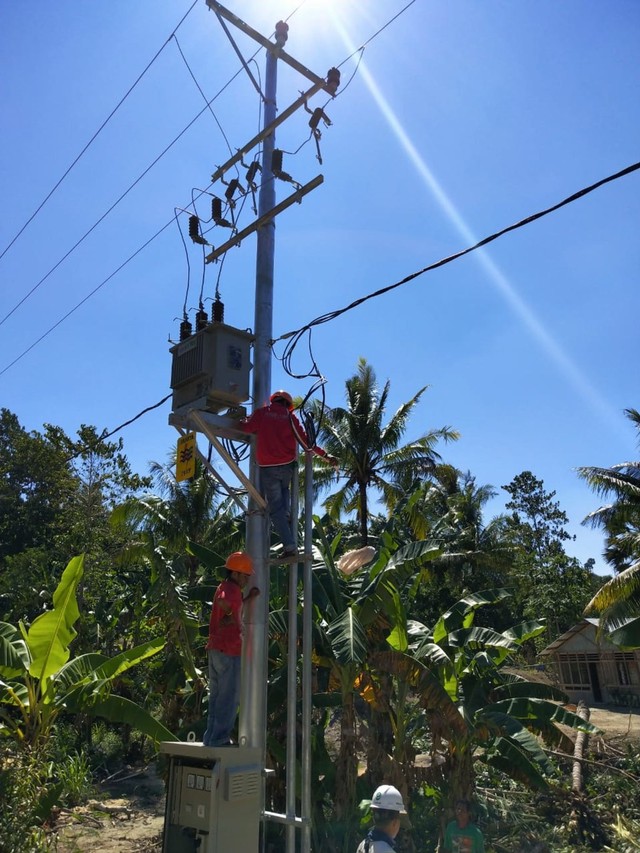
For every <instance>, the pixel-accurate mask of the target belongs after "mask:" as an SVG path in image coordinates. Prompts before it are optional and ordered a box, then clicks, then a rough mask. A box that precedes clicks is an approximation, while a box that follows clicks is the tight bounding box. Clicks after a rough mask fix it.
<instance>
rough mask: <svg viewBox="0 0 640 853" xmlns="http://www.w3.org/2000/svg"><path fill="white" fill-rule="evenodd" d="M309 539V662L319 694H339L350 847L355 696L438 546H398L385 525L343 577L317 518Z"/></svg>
mask: <svg viewBox="0 0 640 853" xmlns="http://www.w3.org/2000/svg"><path fill="white" fill-rule="evenodd" d="M314 541H315V545H316V548H317V555H318V557H319V558H320V559H319V560H318V561H317V562H314V567H313V606H314V612H315V619H314V621H315V636H314V649H315V650H314V662H315V664H316V666H317V667H318V669H319V670H320V671H322V670H324V672H326V673H328V679H327V680H328V694H329V695H327V696H325V697H324V700H325V701H326V702H327V703H330V702H331V701H332V700H333V701H334V702H335V701H337V702H338V704H339V706H340V708H341V713H340V744H339V752H338V757H337V761H336V766H335V798H334V800H333V802H334V812H335V814H334V818H335V822H336V825H337V826H339V827H340V830H341V832H342V834H343V839H344V842H343V848H342V849H350V847H349V844H350V843H351V841H352V839H350V832H351V831H352V830H353V826H352V822H353V820H354V815H356V808H355V807H356V783H357V778H358V775H357V771H358V758H357V754H356V746H357V736H356V731H357V726H356V724H357V712H356V699H357V697H358V695H361V696H363V698H364V699H365V701H368V699H369V697H368V695H366V689H367V686H368V685H370V684H371V675H372V673H371V670H372V666H371V661H372V659H373V656H374V655H375V654H376V652H377V651H378V650H379V648H381V647H383V646H384V644H385V638H386V636H387V635H388V633H389V631H391V630H392V629H393V627H394V626H395V625H396V624H397V623H398V622H401V623H403V622H406V616H405V614H404V607H403V604H402V600H401V594H400V591H401V590H402V589H403V588H404V587H405V586H407V585H408V584H410V583H419V581H420V578H421V577H424V576H425V574H427V573H428V572H429V564H430V562H431V561H432V560H433V559H434V558H435V557H437V556H438V555H439V554H440V551H439V549H437V548H435V547H433V546H432V545H431V544H430V543H426V542H412V543H410V544H408V545H399V543H398V542H397V541H396V539H395V538H394V537H393V536H392V535H391V533H390V532H389V531H387V530H385V531H383V533H382V535H381V537H380V539H379V541H378V552H377V556H376V558H375V559H374V561H373V562H372V563H371V564H370V565H368V566H366V567H365V568H362V569H360V570H359V571H358V572H357V573H356V574H354V575H351V576H349V577H344V575H342V574H341V573H340V571H339V570H338V568H337V565H336V559H337V553H338V549H339V546H340V536H339V535H338V536H336V537H335V538H334V539H333V540H332V541H330V540H329V539H328V537H327V535H326V527H325V524H324V523H323V521H322V520H320V519H319V518H317V517H314ZM316 701H320V697H316Z"/></svg>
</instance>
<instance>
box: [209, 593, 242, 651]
mask: <svg viewBox="0 0 640 853" xmlns="http://www.w3.org/2000/svg"><path fill="white" fill-rule="evenodd" d="M222 601H224V602H225V603H226V604H227V605H228V606H229V607H230V608H231V613H229V614H227V613H226V612H225V611H224V610H223V609H222V607H221V606H220V602H222ZM209 649H216V650H217V651H219V652H224V653H225V654H226V655H232V656H233V657H238V656H239V655H240V654H242V590H241V589H240V587H239V586H238V584H237V583H234V581H232V580H231V578H227V579H226V580H224V581H222V583H221V584H220V586H219V587H218V589H217V590H216V594H215V595H214V597H213V605H212V607H211V618H210V620H209V642H208V643H207V651H208V650H209Z"/></svg>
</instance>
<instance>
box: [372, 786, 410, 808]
mask: <svg viewBox="0 0 640 853" xmlns="http://www.w3.org/2000/svg"><path fill="white" fill-rule="evenodd" d="M371 808H372V809H386V810H387V811H390V812H399V813H400V814H406V813H407V810H406V809H405V807H404V803H403V802H402V794H401V793H400V791H399V790H398V789H397V788H394V787H393V785H380V787H379V788H376V789H375V791H374V792H373V797H371Z"/></svg>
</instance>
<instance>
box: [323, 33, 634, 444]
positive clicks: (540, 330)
mask: <svg viewBox="0 0 640 853" xmlns="http://www.w3.org/2000/svg"><path fill="white" fill-rule="evenodd" d="M333 21H334V24H335V26H336V29H337V31H338V33H339V34H340V37H341V38H342V40H343V42H344V44H345V46H346V47H347V49H348V50H349V51H350V53H354V52H355V51H356V49H357V48H356V46H355V45H354V43H353V41H352V39H351V38H350V36H349V34H348V33H347V31H346V30H345V28H344V26H343V25H342V24H341V23H340V21H339V20H338V18H337V16H334V18H333ZM354 61H357V59H356V58H355V57H354ZM359 73H360V74H361V75H362V78H363V80H364V81H365V83H366V85H367V88H368V89H369V92H370V93H371V95H372V97H373V99H374V100H375V102H376V104H377V105H378V107H379V109H380V111H381V113H382V115H383V116H384V117H385V119H386V121H387V123H388V124H389V127H390V128H391V130H392V131H393V133H394V134H395V136H396V138H397V139H398V142H399V143H400V145H401V146H402V148H403V150H404V151H405V153H406V154H407V156H408V157H409V159H410V160H411V162H412V163H413V165H414V166H415V168H416V170H417V172H418V174H419V175H420V177H421V178H422V181H423V183H424V184H425V185H426V186H427V188H428V189H429V190H430V191H431V193H432V194H433V195H434V196H435V198H436V200H437V202H438V204H439V205H440V207H441V208H442V210H443V211H444V212H445V214H446V215H447V217H448V218H449V220H450V221H451V223H452V224H453V225H454V227H455V228H456V230H457V231H458V233H459V234H460V236H461V237H462V239H463V240H464V241H465V243H466V244H467V245H473V244H475V243H477V242H478V239H479V238H478V237H477V236H476V235H475V234H474V233H473V232H472V230H471V228H470V227H469V226H468V225H467V223H466V222H465V221H464V219H463V218H462V216H461V215H460V213H459V212H458V210H457V209H456V207H455V206H454V204H453V202H452V201H451V199H450V198H449V196H448V195H447V194H446V193H445V191H444V190H443V188H442V187H441V185H440V184H439V183H438V181H437V180H436V178H435V177H434V175H433V173H432V172H431V170H430V169H429V167H428V166H427V164H426V163H425V161H424V159H423V158H422V156H421V154H420V153H419V152H418V151H417V149H416V147H415V145H414V144H413V142H412V141H411V139H409V137H408V136H407V134H406V132H405V131H404V128H403V127H402V125H401V124H400V122H399V121H398V119H397V117H396V115H395V113H394V111H393V109H392V108H391V107H390V105H389V103H388V102H387V100H386V98H385V97H384V95H383V94H382V92H381V91H380V89H379V87H378V85H377V84H376V82H375V80H374V79H373V77H372V76H371V74H370V72H369V70H368V68H367V66H366V63H365V61H364V60H362V61H360V64H359ZM473 256H474V258H475V259H476V260H477V262H478V263H479V264H480V265H481V267H482V268H483V270H484V271H485V273H486V274H487V277H488V279H489V281H490V282H491V284H493V286H494V287H496V288H497V290H498V291H499V293H500V294H501V295H502V296H503V297H504V299H505V301H506V302H507V304H508V305H509V306H510V307H511V309H512V310H513V312H514V314H515V315H516V316H517V317H518V318H519V320H520V321H521V322H522V323H523V325H524V326H525V328H526V329H527V331H528V332H529V334H530V335H531V337H532V338H533V339H534V340H535V341H536V342H537V344H538V345H539V346H540V347H541V348H542V350H543V351H544V352H545V354H546V355H547V356H548V357H550V358H551V359H552V360H553V362H554V363H555V364H556V365H557V367H558V368H559V370H560V371H561V373H562V374H563V375H564V377H565V378H566V379H567V380H568V381H569V383H570V384H571V386H572V387H573V389H574V390H575V391H576V392H577V393H578V394H579V395H580V396H581V397H582V398H583V399H584V400H585V401H586V402H587V403H588V405H589V407H590V408H591V409H592V410H593V411H594V412H595V413H596V414H597V415H598V416H599V417H600V418H601V419H602V420H603V421H605V422H606V424H607V426H608V427H609V428H610V429H612V430H613V431H614V432H615V434H616V436H617V437H619V438H622V439H623V440H626V433H625V431H624V430H623V425H621V423H620V413H619V412H618V411H617V410H615V409H614V408H613V407H612V406H611V405H610V404H609V403H608V402H607V401H606V400H605V399H604V398H603V397H602V396H601V395H600V394H599V393H598V391H597V390H596V389H595V388H594V387H593V385H592V384H591V383H590V382H589V380H588V379H587V377H586V376H585V375H584V373H583V372H582V371H581V370H580V369H579V368H578V366H577V365H576V364H575V363H574V362H573V361H572V360H571V358H570V357H569V356H568V355H567V354H566V353H565V352H564V350H563V349H562V347H561V346H560V344H559V343H558V342H557V341H556V340H555V339H554V338H553V337H552V336H551V335H550V334H549V332H548V331H547V330H546V329H545V328H544V327H543V325H542V323H541V322H540V320H539V319H538V318H537V317H536V315H535V313H534V312H533V310H532V309H531V308H530V307H529V306H528V305H527V304H526V302H525V301H524V300H523V299H522V297H521V296H520V295H519V294H518V293H517V292H516V290H515V288H514V287H513V285H512V284H511V283H510V282H509V281H508V280H507V278H506V276H505V275H504V274H503V273H502V272H501V271H500V269H499V268H498V267H497V265H496V264H495V263H494V261H493V260H492V259H491V258H490V257H489V255H488V253H487V251H486V249H479V250H478V251H477V252H474V255H473Z"/></svg>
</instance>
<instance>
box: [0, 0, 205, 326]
mask: <svg viewBox="0 0 640 853" xmlns="http://www.w3.org/2000/svg"><path fill="white" fill-rule="evenodd" d="M197 2H198V0H194V2H193V3H192V4H191V6H190V7H189V8H188V10H187V11H186V13H185V14H184V15H183V16H182V18H181V19H180V21H179V22H178V24H177V25H176V26H175V27H174V29H173V32H172V33H171V35H170V36H169V37H168V38H167V40H166V41H165V42H164V43H163V45H162V47H161V48H160V49H159V50H158V51H157V53H156V54H155V56H154V57H153V58H152V59H151V61H150V62H149V63H148V64H147V66H146V68H145V69H144V70H143V71H142V73H141V74H140V75H139V76H138V77H137V79H136V80H135V82H134V83H133V85H132V86H130V88H129V89H128V91H127V92H126V93H125V95H124V96H123V97H122V98H121V99H120V101H118V103H117V104H116V106H115V107H114V108H113V110H112V111H111V112H110V113H109V115H108V116H107V117H106V119H105V120H104V121H103V122H102V124H101V125H100V127H99V128H98V129H97V130H96V132H95V133H94V134H93V136H92V137H91V139H90V140H89V141H88V142H87V144H86V145H85V146H84V148H83V149H82V151H81V152H80V153H79V154H78V156H77V157H76V159H75V160H74V161H73V163H72V164H71V165H70V166H69V168H68V169H67V170H66V172H64V174H63V175H62V177H61V178H60V179H59V180H58V182H57V183H56V184H55V185H54V187H53V188H52V189H51V190H50V191H49V193H48V194H47V195H46V196H45V197H44V199H43V200H42V201H41V202H40V204H39V205H38V207H36V209H35V210H34V212H33V213H32V214H31V216H30V217H29V218H28V219H27V221H26V222H25V223H24V225H23V226H22V227H21V228H20V230H19V231H18V232H17V233H16V235H15V236H14V237H13V239H12V240H11V241H10V243H9V244H8V245H7V246H6V247H5V248H4V250H3V251H2V254H0V259H2V258H3V257H4V256H5V255H6V253H7V252H8V251H9V249H10V248H11V247H12V246H13V244H14V243H15V242H16V240H17V239H18V237H19V236H20V235H21V234H22V233H23V232H24V231H25V229H26V228H27V226H28V225H29V224H30V223H31V222H32V221H33V220H34V219H35V217H36V216H37V215H38V213H40V211H41V210H42V208H43V207H44V206H45V204H46V203H47V202H48V201H49V199H50V198H51V196H52V195H53V194H54V192H55V191H56V190H57V189H58V187H59V186H60V184H61V183H62V182H63V181H64V179H65V178H66V177H67V175H68V174H69V172H71V170H72V169H73V167H74V166H75V165H76V164H77V163H78V162H79V160H80V158H81V157H82V156H83V154H84V153H85V152H86V151H87V149H88V148H89V147H90V146H91V145H92V143H93V142H95V140H96V139H97V138H98V136H99V135H100V133H101V132H102V131H103V130H104V128H105V127H106V126H107V124H108V123H109V122H110V121H111V119H112V118H113V116H114V115H115V114H116V113H117V111H118V110H119V109H120V107H121V106H122V105H123V104H124V102H125V101H126V100H127V98H128V97H129V95H130V94H131V93H132V92H133V90H134V89H135V88H136V86H137V85H138V83H139V82H140V81H141V80H142V78H143V77H144V75H145V74H146V73H147V71H148V70H149V69H150V68H151V66H152V65H153V64H154V62H155V61H156V59H157V58H158V57H159V56H160V54H161V53H162V51H163V50H164V49H165V47H166V46H167V45H168V44H169V42H170V41H171V39H172V38H174V37H175V34H176V32H177V31H178V29H179V27H180V26H181V24H182V23H183V22H184V21H185V19H186V18H187V16H188V15H189V14H190V13H191V11H192V9H193V8H194V6H195V5H196V3H197ZM3 322H4V321H3Z"/></svg>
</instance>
